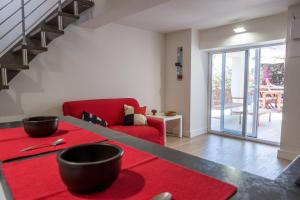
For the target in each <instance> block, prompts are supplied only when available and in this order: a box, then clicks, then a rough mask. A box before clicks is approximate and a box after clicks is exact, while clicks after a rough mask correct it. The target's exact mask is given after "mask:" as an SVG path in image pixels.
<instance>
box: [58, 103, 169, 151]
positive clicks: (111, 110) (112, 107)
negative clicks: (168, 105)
mask: <svg viewBox="0 0 300 200" xmlns="http://www.w3.org/2000/svg"><path fill="white" fill-rule="evenodd" d="M124 104H127V105H130V106H133V107H139V103H138V101H137V100H136V99H132V98H120V99H95V100H81V101H70V102H65V103H64V104H63V113H64V115H65V116H72V117H75V118H78V119H81V117H82V112H83V111H86V112H90V113H92V114H94V115H97V116H99V117H100V118H102V119H104V120H106V121H107V122H108V128H110V129H113V130H116V131H119V132H123V133H126V134H129V135H132V136H136V137H139V138H142V139H144V140H148V141H151V142H154V143H157V144H161V145H164V144H165V139H164V138H165V137H164V124H163V122H162V121H160V120H157V119H153V118H147V123H148V125H146V126H124V125H123V124H124Z"/></svg>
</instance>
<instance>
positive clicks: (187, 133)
mask: <svg viewBox="0 0 300 200" xmlns="http://www.w3.org/2000/svg"><path fill="white" fill-rule="evenodd" d="M206 133H207V129H206V128H202V129H195V130H191V131H189V130H186V131H183V136H185V137H189V138H193V137H196V136H199V135H203V134H206Z"/></svg>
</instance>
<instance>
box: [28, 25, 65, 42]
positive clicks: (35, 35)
mask: <svg viewBox="0 0 300 200" xmlns="http://www.w3.org/2000/svg"><path fill="white" fill-rule="evenodd" d="M41 31H44V32H46V40H47V44H49V42H51V41H52V40H54V39H55V38H57V37H59V36H61V35H63V34H64V31H61V30H58V28H57V27H55V26H50V25H43V26H41V27H39V28H37V29H35V30H34V31H32V32H31V33H30V35H29V36H30V39H35V40H41Z"/></svg>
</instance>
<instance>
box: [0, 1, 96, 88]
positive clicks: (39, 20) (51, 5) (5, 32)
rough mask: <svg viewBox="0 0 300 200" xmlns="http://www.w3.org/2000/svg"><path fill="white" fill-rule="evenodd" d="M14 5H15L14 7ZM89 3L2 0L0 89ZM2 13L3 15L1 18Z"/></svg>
mask: <svg viewBox="0 0 300 200" xmlns="http://www.w3.org/2000/svg"><path fill="white" fill-rule="evenodd" d="M1 1H2V0H1ZM0 3H1V2H0ZM16 5H19V6H18V7H17V8H15V7H16ZM93 6H94V1H93V0H38V1H37V0H3V2H2V4H0V70H1V71H0V75H1V76H0V91H1V90H7V89H9V85H8V83H9V82H10V81H11V80H12V79H13V78H14V77H15V76H16V75H17V74H18V73H20V72H21V71H22V70H28V69H29V63H30V61H31V60H32V59H33V58H34V57H35V56H37V55H38V54H40V53H43V52H45V51H47V50H48V48H47V46H48V44H49V43H50V42H51V41H53V40H54V39H55V38H57V37H59V36H61V35H63V34H64V29H65V28H66V27H67V26H68V25H69V24H71V23H74V22H75V21H76V20H78V19H79V16H80V14H82V13H83V12H85V11H86V10H88V9H89V8H91V7H93ZM12 8H14V9H12ZM4 14H6V15H7V16H6V17H5V18H3V19H1V16H4Z"/></svg>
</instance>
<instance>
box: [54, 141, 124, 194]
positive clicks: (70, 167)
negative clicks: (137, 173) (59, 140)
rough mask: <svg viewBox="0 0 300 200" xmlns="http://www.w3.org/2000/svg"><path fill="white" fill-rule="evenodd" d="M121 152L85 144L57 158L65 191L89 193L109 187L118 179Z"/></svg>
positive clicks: (116, 149)
mask: <svg viewBox="0 0 300 200" xmlns="http://www.w3.org/2000/svg"><path fill="white" fill-rule="evenodd" d="M123 154H124V151H123V149H122V148H121V147H118V146H116V145H112V144H85V145H79V146H76V147H71V148H68V149H66V150H64V151H62V152H60V153H59V154H58V155H57V162H58V165H59V172H60V176H61V178H62V180H63V182H64V183H65V185H66V186H67V187H68V189H69V190H71V191H73V192H77V193H92V192H97V191H101V190H104V189H106V188H108V187H109V186H111V185H112V184H113V182H114V181H115V180H116V179H117V178H118V176H119V173H120V170H121V161H122V156H123Z"/></svg>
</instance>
